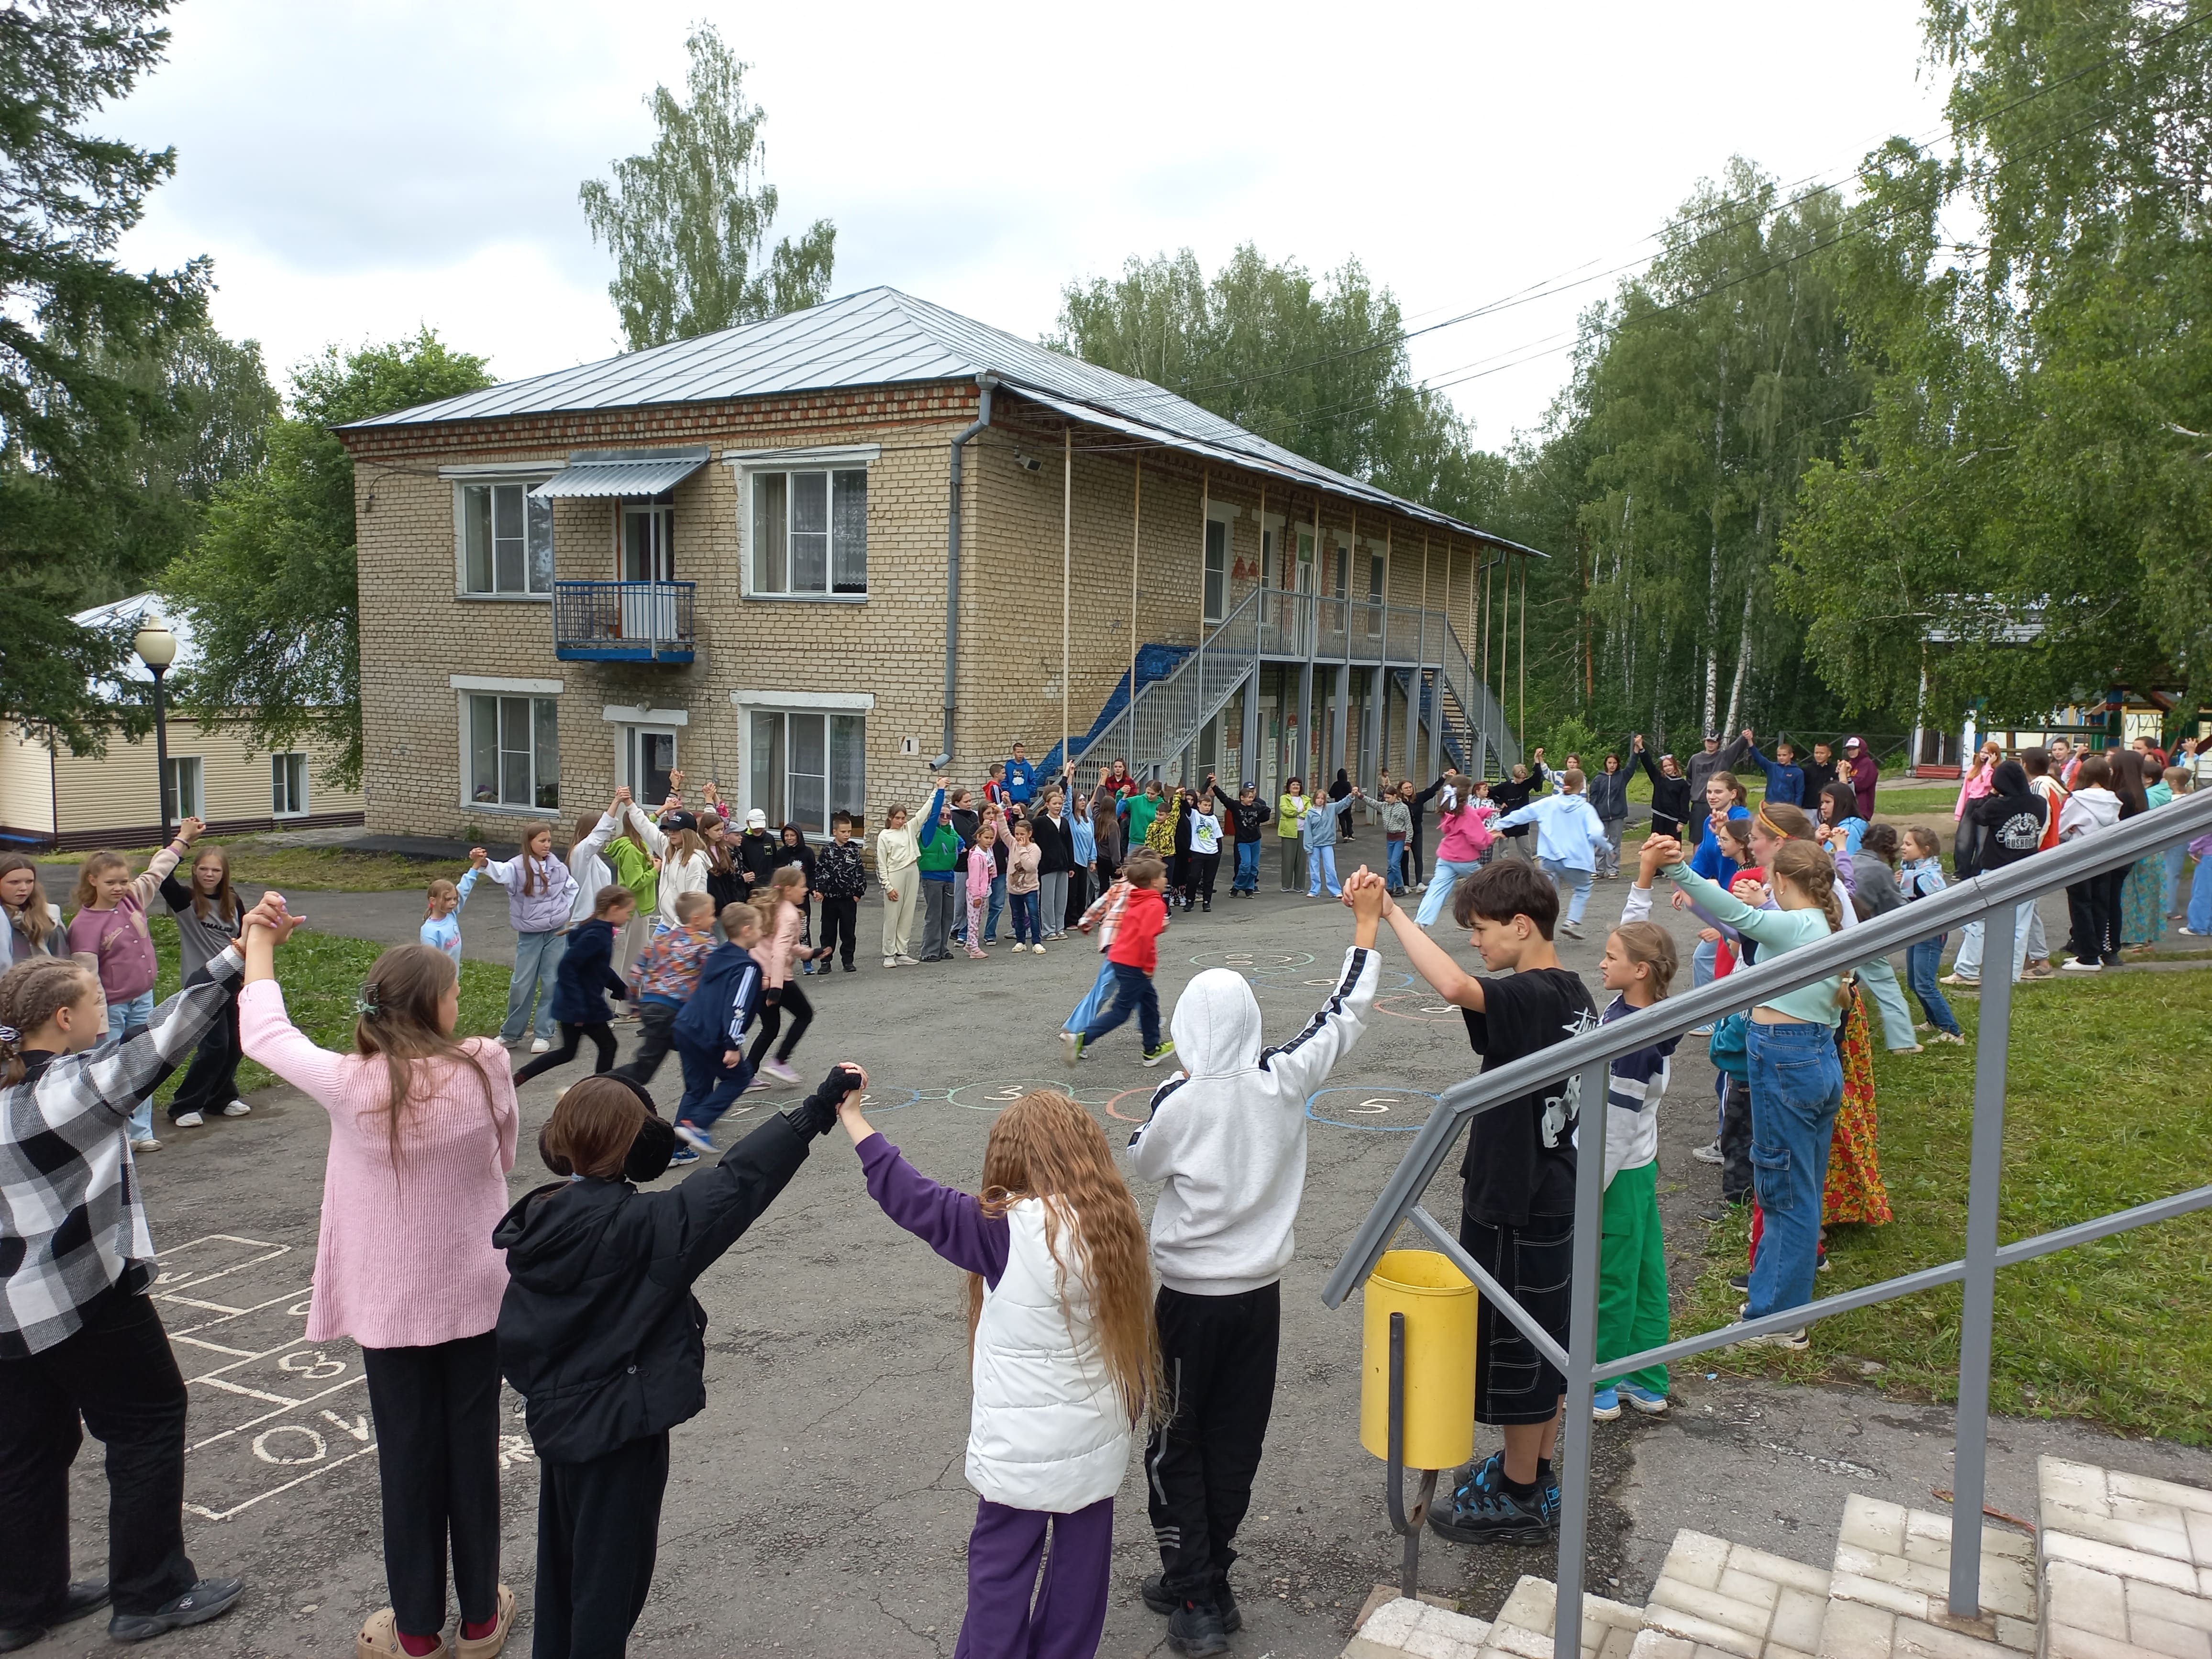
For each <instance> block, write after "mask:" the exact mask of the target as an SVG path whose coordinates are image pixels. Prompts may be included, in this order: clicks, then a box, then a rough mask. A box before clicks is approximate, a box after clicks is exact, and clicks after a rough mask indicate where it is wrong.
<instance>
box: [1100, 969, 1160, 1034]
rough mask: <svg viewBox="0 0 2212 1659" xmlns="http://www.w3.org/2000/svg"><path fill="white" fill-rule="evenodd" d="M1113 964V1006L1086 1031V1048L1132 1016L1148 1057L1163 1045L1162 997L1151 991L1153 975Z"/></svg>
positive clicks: (1141, 970)
mask: <svg viewBox="0 0 2212 1659" xmlns="http://www.w3.org/2000/svg"><path fill="white" fill-rule="evenodd" d="M1110 965H1111V966H1112V968H1113V969H1114V1006H1112V1007H1110V1008H1109V1009H1108V1010H1107V1011H1106V1012H1104V1013H1103V1014H1100V1015H1099V1016H1097V1018H1094V1019H1093V1020H1092V1021H1091V1024H1088V1025H1086V1026H1085V1027H1084V1028H1083V1046H1084V1047H1085V1048H1089V1047H1090V1046H1091V1044H1092V1043H1094V1042H1097V1041H1098V1039H1099V1038H1100V1037H1103V1036H1105V1035H1106V1034H1107V1033H1108V1032H1109V1031H1111V1030H1114V1029H1115V1027H1116V1026H1118V1025H1120V1024H1123V1023H1124V1022H1125V1021H1127V1019H1128V1018H1129V1016H1130V1015H1131V1014H1132V1013H1133V1014H1135V1015H1136V1017H1137V1032H1138V1035H1139V1036H1142V1037H1143V1038H1144V1040H1145V1052H1146V1054H1150V1053H1152V1050H1153V1049H1155V1048H1158V1047H1159V1046H1160V998H1159V993H1158V991H1156V990H1155V989H1154V988H1153V987H1152V975H1150V974H1148V973H1146V971H1145V970H1144V969H1141V968H1131V967H1128V966H1127V965H1126V964H1124V963H1119V962H1116V963H1112V964H1110Z"/></svg>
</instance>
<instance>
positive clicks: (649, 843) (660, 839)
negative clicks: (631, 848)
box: [623, 801, 668, 859]
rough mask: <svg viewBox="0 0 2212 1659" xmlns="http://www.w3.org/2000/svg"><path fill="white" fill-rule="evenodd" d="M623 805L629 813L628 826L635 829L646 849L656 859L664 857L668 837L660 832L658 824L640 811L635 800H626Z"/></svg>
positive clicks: (666, 854) (666, 852) (666, 850)
mask: <svg viewBox="0 0 2212 1659" xmlns="http://www.w3.org/2000/svg"><path fill="white" fill-rule="evenodd" d="M623 805H624V806H625V807H626V808H627V810H628V811H629V824H630V828H631V829H635V830H636V831H637V838H638V839H639V840H640V841H641V842H644V843H645V845H646V848H647V851H649V852H650V853H652V854H653V857H655V858H657V859H665V858H666V857H667V856H668V837H667V836H664V835H662V834H661V833H660V826H659V824H657V823H654V822H653V820H652V819H651V818H649V817H646V815H645V814H644V813H643V812H641V811H639V810H638V806H637V803H636V802H635V801H627V802H625V803H623Z"/></svg>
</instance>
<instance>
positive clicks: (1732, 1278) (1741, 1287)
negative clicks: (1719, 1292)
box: [1729, 1273, 1751, 1296]
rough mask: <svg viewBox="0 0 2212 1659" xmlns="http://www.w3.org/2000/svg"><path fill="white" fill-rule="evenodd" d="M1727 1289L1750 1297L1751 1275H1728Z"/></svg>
mask: <svg viewBox="0 0 2212 1659" xmlns="http://www.w3.org/2000/svg"><path fill="white" fill-rule="evenodd" d="M1729 1289H1730V1290H1732V1291H1741V1292H1742V1293H1743V1294H1744V1295H1746V1296H1748V1295H1750V1294H1751V1275H1750V1274H1749V1273H1730V1274H1729Z"/></svg>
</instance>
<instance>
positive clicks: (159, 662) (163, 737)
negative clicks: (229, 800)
mask: <svg viewBox="0 0 2212 1659" xmlns="http://www.w3.org/2000/svg"><path fill="white" fill-rule="evenodd" d="M131 649H133V650H134V651H136V652H137V653H138V660H139V661H141V662H143V663H144V664H145V665H146V668H147V671H148V672H149V673H151V674H152V675H153V677H154V767H155V790H154V793H155V794H156V795H157V796H159V797H160V799H161V844H162V845H163V846H165V847H166V846H167V845H168V842H169V719H168V711H167V709H166V708H164V707H163V706H162V702H161V676H162V675H164V674H166V673H167V672H168V671H169V665H170V664H171V663H173V662H174V661H176V659H177V636H176V635H174V634H172V633H171V632H170V631H169V625H168V624H167V623H165V622H163V621H162V620H161V618H160V617H157V616H155V615H154V614H152V613H151V612H150V611H149V612H148V613H147V614H146V615H145V616H143V617H140V618H139V620H138V632H137V634H136V635H133V636H132V638H131ZM179 805H182V803H181V802H179Z"/></svg>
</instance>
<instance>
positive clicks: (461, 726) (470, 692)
mask: <svg viewBox="0 0 2212 1659" xmlns="http://www.w3.org/2000/svg"><path fill="white" fill-rule="evenodd" d="M447 685H449V686H450V687H451V688H452V689H453V692H454V693H455V697H454V701H455V703H456V705H457V708H456V711H455V712H456V729H457V731H458V732H459V739H460V741H459V748H458V750H457V751H456V752H457V757H458V759H459V767H458V768H457V770H458V773H459V796H460V805H461V808H462V810H463V811H469V812H479V813H491V814H494V815H495V816H499V817H523V818H544V817H558V816H559V814H560V811H561V808H560V805H559V791H560V787H561V779H560V775H559V772H560V757H559V753H558V750H559V748H560V730H561V712H560V696H561V689H562V682H560V681H559V680H536V679H507V678H497V677H495V676H491V675H485V674H453V675H449V676H447ZM480 696H491V697H526V698H528V699H529V700H530V701H531V702H532V704H533V707H532V711H531V722H530V724H531V788H530V793H531V795H532V803H531V804H528V805H514V804H513V803H510V802H507V801H499V800H477V799H475V798H474V783H473V778H474V773H475V767H476V744H475V741H474V738H475V728H474V725H473V721H474V718H475V711H474V708H473V704H472V701H471V700H472V699H473V698H476V697H480ZM539 702H546V703H550V704H551V705H552V721H553V732H554V746H555V750H556V753H555V757H554V777H553V780H552V783H553V788H554V791H555V804H554V805H550V806H541V805H536V804H535V798H536V796H537V793H538V781H539V780H538V775H537V774H538V752H537V739H538V711H537V709H536V708H535V707H534V705H535V704H537V703H539ZM495 741H496V740H495ZM497 752H501V751H497V750H495V753H497ZM495 764H496V763H495Z"/></svg>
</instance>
